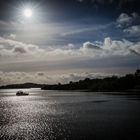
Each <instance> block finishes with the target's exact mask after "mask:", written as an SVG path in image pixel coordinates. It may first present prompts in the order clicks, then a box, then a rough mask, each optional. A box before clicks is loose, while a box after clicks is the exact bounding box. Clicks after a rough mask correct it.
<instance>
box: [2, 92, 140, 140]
mask: <svg viewBox="0 0 140 140" xmlns="http://www.w3.org/2000/svg"><path fill="white" fill-rule="evenodd" d="M28 90H29V89H28ZM16 91H17V90H13V89H12V90H0V139H2V140H55V139H60V140H72V139H77V140H78V139H81V140H89V139H91V140H93V139H94V140H102V139H107V140H119V139H132V140H133V139H135V138H136V137H137V139H140V97H139V96H135V95H133V96H131V95H108V94H102V93H86V92H64V91H41V90H40V89H30V90H29V92H30V95H29V96H15V93H16Z"/></svg>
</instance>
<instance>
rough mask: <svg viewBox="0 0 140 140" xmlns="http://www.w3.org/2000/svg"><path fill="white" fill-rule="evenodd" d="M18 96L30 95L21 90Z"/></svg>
mask: <svg viewBox="0 0 140 140" xmlns="http://www.w3.org/2000/svg"><path fill="white" fill-rule="evenodd" d="M16 95H17V96H27V95H29V93H28V92H24V91H22V90H19V91H17V93H16Z"/></svg>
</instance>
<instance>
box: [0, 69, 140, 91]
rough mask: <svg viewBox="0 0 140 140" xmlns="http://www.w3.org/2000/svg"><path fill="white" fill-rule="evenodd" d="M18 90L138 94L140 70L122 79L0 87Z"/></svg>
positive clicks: (107, 78)
mask: <svg viewBox="0 0 140 140" xmlns="http://www.w3.org/2000/svg"><path fill="white" fill-rule="evenodd" d="M19 88H41V89H42V90H84V91H96V92H99V91H104V92H106V91H112V92H115V91H136V92H140V70H139V69H138V70H136V72H135V73H134V74H127V75H125V76H122V77H117V76H112V77H106V78H104V79H98V78H96V79H90V78H86V79H84V80H80V81H78V82H72V81H71V82H69V83H68V84H61V83H58V84H54V85H47V84H35V83H24V84H13V85H6V86H1V87H0V89H19Z"/></svg>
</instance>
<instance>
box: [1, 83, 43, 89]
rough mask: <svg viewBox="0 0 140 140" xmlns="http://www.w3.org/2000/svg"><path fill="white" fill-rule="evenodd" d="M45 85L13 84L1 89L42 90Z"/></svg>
mask: <svg viewBox="0 0 140 140" xmlns="http://www.w3.org/2000/svg"><path fill="white" fill-rule="evenodd" d="M43 86H44V85H41V84H35V83H24V84H13V85H5V86H1V87H0V89H19V88H42V87H43Z"/></svg>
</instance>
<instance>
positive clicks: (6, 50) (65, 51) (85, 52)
mask: <svg viewBox="0 0 140 140" xmlns="http://www.w3.org/2000/svg"><path fill="white" fill-rule="evenodd" d="M136 44H137V43H133V42H130V41H128V40H125V39H123V40H112V39H111V38H110V37H107V38H105V39H104V42H102V43H100V45H99V44H97V43H96V42H89V41H88V42H85V43H83V46H81V47H80V48H76V47H75V46H74V45H73V44H68V45H67V47H62V48H61V47H59V48H57V47H46V48H44V49H43V48H41V47H39V46H37V45H33V44H25V43H22V42H19V41H15V40H10V39H5V38H2V37H0V57H4V56H9V57H13V56H19V57H24V59H26V57H27V56H30V57H34V58H38V59H39V58H40V59H44V60H46V59H51V60H55V59H56V60H57V59H65V58H69V59H71V58H78V57H83V58H84V57H85V58H88V57H93V58H94V57H97V58H98V57H99V58H100V57H108V56H113V55H122V56H124V55H130V54H131V51H130V48H132V46H135V45H136ZM137 48H139V46H136V47H135V48H133V49H137ZM131 50H132V49H131ZM137 50H139V49H137ZM137 52H138V51H137ZM138 53H139V52H138Z"/></svg>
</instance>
